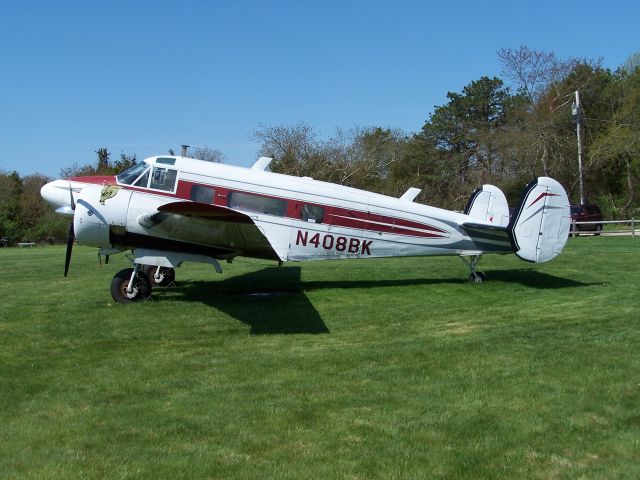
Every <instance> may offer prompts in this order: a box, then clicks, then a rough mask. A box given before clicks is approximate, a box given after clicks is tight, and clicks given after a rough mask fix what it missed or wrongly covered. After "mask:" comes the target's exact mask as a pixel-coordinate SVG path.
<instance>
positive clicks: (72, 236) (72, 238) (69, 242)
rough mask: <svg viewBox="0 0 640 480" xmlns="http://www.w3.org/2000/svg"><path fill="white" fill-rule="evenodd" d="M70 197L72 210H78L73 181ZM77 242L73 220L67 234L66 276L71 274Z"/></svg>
mask: <svg viewBox="0 0 640 480" xmlns="http://www.w3.org/2000/svg"><path fill="white" fill-rule="evenodd" d="M69 196H70V197H71V210H74V211H75V209H76V202H75V200H74V199H73V189H72V188H71V181H69ZM74 241H75V233H74V231H73V219H72V220H71V223H70V224H69V233H68V234H67V253H66V256H65V259H64V276H65V277H66V276H67V273H69V264H70V263H71V250H73V242H74Z"/></svg>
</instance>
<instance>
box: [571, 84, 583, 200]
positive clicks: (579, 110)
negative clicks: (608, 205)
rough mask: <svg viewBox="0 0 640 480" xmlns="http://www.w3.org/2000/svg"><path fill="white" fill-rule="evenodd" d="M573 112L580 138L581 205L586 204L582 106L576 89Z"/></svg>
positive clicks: (579, 175)
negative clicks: (583, 168)
mask: <svg viewBox="0 0 640 480" xmlns="http://www.w3.org/2000/svg"><path fill="white" fill-rule="evenodd" d="M571 114H572V115H573V116H574V117H575V120H576V137H577V138H578V177H579V178H578V179H579V180H580V205H584V204H585V198H584V175H583V173H582V107H581V106H580V93H579V92H578V90H576V101H575V102H574V104H573V105H572V106H571Z"/></svg>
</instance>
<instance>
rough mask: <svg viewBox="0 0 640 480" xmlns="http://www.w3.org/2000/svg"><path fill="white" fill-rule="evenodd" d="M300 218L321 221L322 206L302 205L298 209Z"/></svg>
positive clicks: (313, 221) (315, 221)
mask: <svg viewBox="0 0 640 480" xmlns="http://www.w3.org/2000/svg"><path fill="white" fill-rule="evenodd" d="M300 218H301V219H302V220H304V221H305V222H311V223H322V220H323V219H324V208H322V207H321V206H319V205H309V204H306V203H305V204H304V205H302V209H301V210H300Z"/></svg>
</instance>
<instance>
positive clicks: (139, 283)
mask: <svg viewBox="0 0 640 480" xmlns="http://www.w3.org/2000/svg"><path fill="white" fill-rule="evenodd" d="M141 267H142V265H138V264H136V265H134V268H125V269H124V270H120V271H119V272H118V273H116V275H115V276H114V277H113V280H111V296H112V297H113V299H114V300H115V301H116V302H118V303H131V302H140V301H144V300H148V299H149V297H150V296H151V282H150V281H149V277H147V276H146V275H145V274H144V273H142V271H141V270H142V268H141Z"/></svg>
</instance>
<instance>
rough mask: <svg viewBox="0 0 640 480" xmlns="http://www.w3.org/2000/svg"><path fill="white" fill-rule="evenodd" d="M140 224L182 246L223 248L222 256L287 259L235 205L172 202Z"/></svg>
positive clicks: (143, 217)
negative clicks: (233, 206) (234, 208)
mask: <svg viewBox="0 0 640 480" xmlns="http://www.w3.org/2000/svg"><path fill="white" fill-rule="evenodd" d="M138 223H139V224H140V225H141V226H142V227H143V228H144V229H145V230H147V231H149V232H153V234H155V235H157V236H161V237H164V238H166V239H172V240H175V241H176V242H177V243H179V244H181V245H186V244H194V245H199V246H205V247H212V248H215V249H219V251H220V252H226V253H221V254H220V255H219V258H232V257H234V256H237V255H244V256H248V257H255V258H264V259H270V260H283V258H282V255H279V254H278V252H276V249H274V247H273V246H272V243H271V242H270V241H269V239H268V238H267V236H266V234H265V232H264V229H262V228H261V227H259V226H258V225H256V224H255V222H254V221H253V219H252V218H251V217H250V216H249V215H246V214H244V213H242V212H238V211H236V210H233V209H231V208H227V207H221V206H217V205H210V204H206V203H199V202H185V201H180V202H172V203H167V204H165V205H161V206H160V207H158V211H157V212H155V213H150V214H146V215H141V216H139V217H138Z"/></svg>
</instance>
